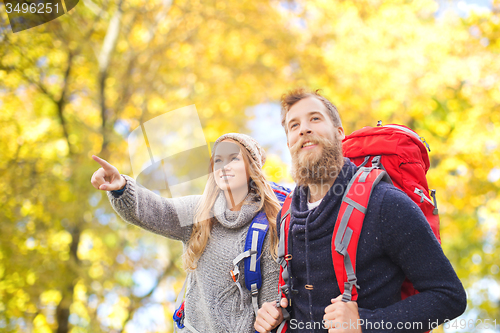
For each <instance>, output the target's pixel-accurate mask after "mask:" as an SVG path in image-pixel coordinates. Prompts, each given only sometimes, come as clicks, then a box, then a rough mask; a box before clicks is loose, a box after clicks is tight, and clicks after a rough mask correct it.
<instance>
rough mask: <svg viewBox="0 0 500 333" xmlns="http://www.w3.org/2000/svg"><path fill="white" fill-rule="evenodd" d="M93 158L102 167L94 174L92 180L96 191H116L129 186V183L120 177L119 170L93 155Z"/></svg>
mask: <svg viewBox="0 0 500 333" xmlns="http://www.w3.org/2000/svg"><path fill="white" fill-rule="evenodd" d="M92 158H93V159H94V161H96V162H97V163H99V164H100V165H101V167H102V168H99V169H98V170H97V171H96V172H94V174H93V175H92V179H91V180H90V182H91V183H92V185H93V186H94V187H95V188H96V189H98V190H102V191H116V190H120V189H122V188H123V187H124V186H125V185H126V184H127V181H126V180H125V179H124V178H123V177H122V176H121V175H120V173H119V172H118V169H117V168H115V167H114V166H112V165H111V164H109V163H108V162H106V161H105V160H103V159H102V158H100V157H97V156H95V155H92Z"/></svg>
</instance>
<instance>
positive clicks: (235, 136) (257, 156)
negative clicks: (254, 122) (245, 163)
mask: <svg viewBox="0 0 500 333" xmlns="http://www.w3.org/2000/svg"><path fill="white" fill-rule="evenodd" d="M224 139H231V140H234V141H236V142H238V143H240V144H241V145H242V146H243V147H245V148H246V149H247V150H248V152H249V153H250V156H252V158H253V160H254V161H255V163H257V166H258V167H259V169H262V166H263V165H264V163H265V162H266V151H265V150H264V149H262V147H261V146H260V145H259V143H258V142H257V141H256V140H255V139H254V138H252V137H251V136H248V135H246V134H241V133H227V134H224V135H222V136H220V137H219V138H218V139H217V140H216V141H215V143H214V149H213V151H215V147H216V146H217V144H218V143H219V142H221V141H222V140H224Z"/></svg>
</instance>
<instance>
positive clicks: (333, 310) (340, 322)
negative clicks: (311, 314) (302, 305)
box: [323, 295, 361, 333]
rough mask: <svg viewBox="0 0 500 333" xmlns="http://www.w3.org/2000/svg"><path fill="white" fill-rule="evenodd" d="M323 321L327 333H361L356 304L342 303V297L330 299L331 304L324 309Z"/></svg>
mask: <svg viewBox="0 0 500 333" xmlns="http://www.w3.org/2000/svg"><path fill="white" fill-rule="evenodd" d="M323 319H324V320H325V327H328V333H361V327H359V326H358V319H359V312H358V303H356V302H342V295H340V296H339V297H337V298H335V299H332V304H330V305H328V306H327V307H326V308H325V315H324V316H323Z"/></svg>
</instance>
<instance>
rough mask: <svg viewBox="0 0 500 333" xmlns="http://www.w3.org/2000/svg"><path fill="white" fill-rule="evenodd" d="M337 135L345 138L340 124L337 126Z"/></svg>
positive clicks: (341, 138) (342, 138)
mask: <svg viewBox="0 0 500 333" xmlns="http://www.w3.org/2000/svg"><path fill="white" fill-rule="evenodd" d="M337 131H338V135H339V138H340V140H344V138H345V133H344V128H343V127H342V126H340V127H337Z"/></svg>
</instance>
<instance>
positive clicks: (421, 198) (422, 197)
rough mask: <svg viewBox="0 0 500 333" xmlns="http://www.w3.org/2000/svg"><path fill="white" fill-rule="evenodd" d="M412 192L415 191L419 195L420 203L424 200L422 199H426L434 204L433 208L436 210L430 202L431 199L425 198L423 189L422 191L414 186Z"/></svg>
mask: <svg viewBox="0 0 500 333" xmlns="http://www.w3.org/2000/svg"><path fill="white" fill-rule="evenodd" d="M434 192H436V191H435V190H434ZM414 193H416V194H418V195H419V196H420V203H422V202H424V200H426V201H427V202H428V203H430V204H431V205H432V206H434V210H436V206H435V205H434V202H432V200H431V199H429V198H427V196H426V195H425V194H424V191H422V190H421V189H419V188H418V187H415V191H414ZM433 213H434V212H433ZM434 215H436V214H434Z"/></svg>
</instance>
